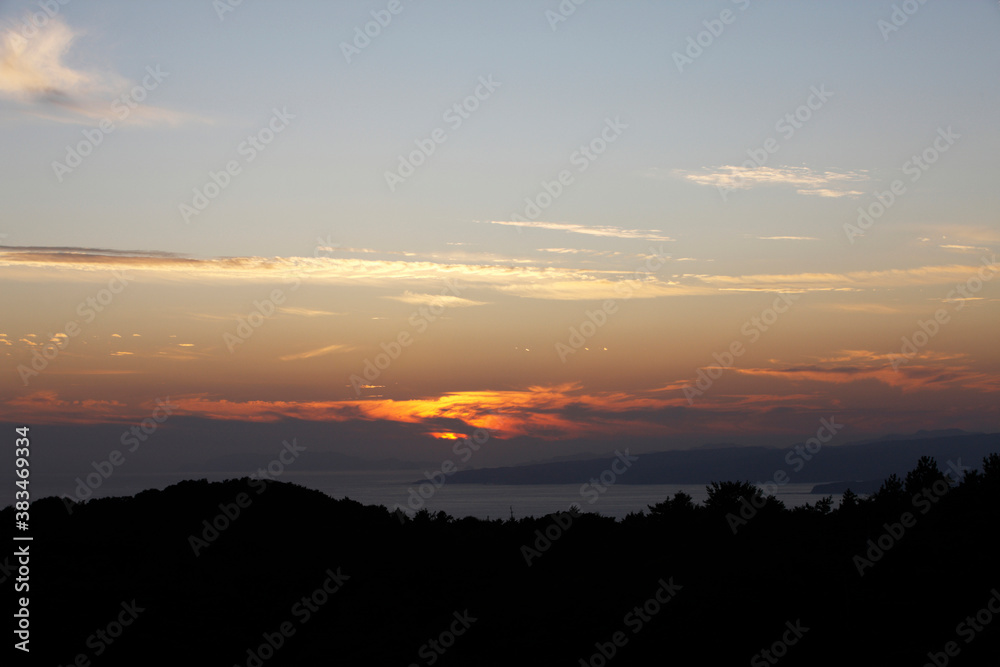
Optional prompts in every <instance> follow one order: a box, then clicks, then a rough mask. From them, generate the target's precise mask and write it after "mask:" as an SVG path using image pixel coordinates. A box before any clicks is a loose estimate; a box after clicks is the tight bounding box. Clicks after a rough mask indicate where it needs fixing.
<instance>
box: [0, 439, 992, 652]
mask: <svg viewBox="0 0 1000 667" xmlns="http://www.w3.org/2000/svg"><path fill="white" fill-rule="evenodd" d="M970 463H971V462H970ZM998 501H1000V457H998V456H994V457H993V458H992V459H990V460H989V461H988V462H987V464H985V465H983V472H982V473H975V474H970V475H969V476H968V477H967V478H965V480H964V481H963V482H962V483H961V485H957V484H956V483H949V482H948V481H947V480H946V479H945V478H944V477H943V476H942V475H941V473H940V471H939V470H938V469H937V466H936V464H935V462H934V461H932V460H926V459H924V460H921V461H920V462H918V463H917V466H916V467H915V468H913V469H912V471H911V472H909V473H908V474H907V475H906V477H905V480H903V479H897V478H890V479H889V480H887V481H886V483H885V484H884V485H883V487H882V488H880V489H879V491H878V493H876V494H874V495H873V496H872V498H871V499H869V500H865V501H857V500H856V499H854V498H847V499H845V501H844V503H843V504H842V505H841V506H840V507H839V508H838V509H836V510H831V506H830V503H828V502H826V501H821V502H818V503H816V504H815V505H813V506H806V507H801V508H795V509H794V510H788V509H785V508H784V507H783V505H782V504H781V503H780V502H778V501H776V500H774V499H770V500H767V499H764V498H763V497H761V496H760V495H759V492H758V491H757V490H756V489H754V487H753V486H752V485H751V484H748V483H737V482H727V483H721V484H716V485H714V486H713V488H712V489H711V490H710V493H709V499H708V500H707V501H706V503H705V504H704V505H694V504H693V503H691V502H690V498H685V497H684V495H683V494H680V493H678V494H676V495H675V496H674V497H673V498H672V499H665V500H664V502H662V503H659V504H657V505H656V506H653V507H651V508H650V512H649V513H639V514H633V515H630V516H629V517H627V518H626V519H624V520H622V521H614V520H612V519H608V518H604V517H600V516H598V515H595V514H576V515H572V514H568V513H567V514H562V515H552V516H548V517H540V518H523V519H518V520H514V519H511V520H506V521H501V520H495V521H481V520H477V519H472V518H466V519H460V520H455V519H453V518H451V517H449V516H447V515H445V514H443V513H439V514H437V515H431V514H429V513H427V512H421V513H418V514H417V516H416V517H415V518H413V519H406V518H405V517H401V516H398V515H394V514H391V513H390V512H389V511H388V510H387V509H385V508H383V507H372V506H363V505H361V504H359V503H357V502H354V501H352V500H349V499H342V500H336V499H333V498H330V497H328V496H326V495H324V494H322V493H320V492H318V491H312V490H308V489H305V488H302V487H299V486H296V485H292V484H286V483H276V482H262V481H259V480H252V479H240V480H228V481H225V482H217V483H208V482H206V481H204V480H201V481H188V482H183V483H180V484H176V485H174V486H171V487H168V488H167V489H164V490H163V491H145V492H142V493H140V494H138V495H136V496H135V497H133V498H104V499H98V500H91V501H88V502H86V503H82V504H72V503H67V502H64V501H63V500H60V499H56V498H45V499H41V500H39V501H37V502H35V503H33V504H32V505H31V507H30V513H31V521H32V535H33V537H34V541H32V542H31V543H30V544H29V545H28V547H29V549H30V591H29V592H28V593H25V594H26V595H30V599H31V603H30V604H31V606H30V608H31V616H30V622H31V628H32V632H33V634H32V643H31V650H32V654H31V658H32V664H39V665H69V664H74V663H75V664H92V665H95V666H97V665H129V666H134V665H149V664H152V665H168V664H169V665H176V664H184V663H190V664H195V665H225V666H229V665H243V666H246V667H263V666H266V667H273V666H276V665H303V666H306V665H326V664H337V665H365V666H366V667H367V666H370V665H413V664H416V665H432V664H433V665H441V666H447V665H486V666H489V665H511V664H517V665H579V664H581V662H582V664H584V665H588V664H590V665H598V664H609V665H650V664H674V663H679V664H711V665H715V664H719V665H729V664H746V663H747V662H750V663H751V664H773V662H770V661H768V660H766V659H765V658H764V657H763V654H762V653H761V652H762V651H764V650H767V651H769V655H770V656H771V657H772V658H773V657H774V656H777V655H779V653H780V655H781V663H780V664H782V665H789V666H791V665H809V666H811V667H815V666H817V665H838V666H840V665H847V664H851V665H854V664H858V665H882V664H892V665H897V664H900V665H901V664H916V665H922V664H925V663H926V662H927V660H928V654H929V653H930V654H936V653H939V652H941V651H943V650H945V649H944V647H945V646H946V645H949V644H948V642H952V643H953V644H954V648H956V649H958V651H959V652H960V654H961V659H962V664H983V665H985V664H995V658H996V656H997V654H998V653H997V651H998V646H1000V633H998V632H997V631H996V630H997V628H995V627H991V626H990V624H989V623H988V622H987V621H986V620H985V619H986V618H987V616H986V615H985V614H986V613H987V612H985V611H981V610H984V609H987V605H988V604H993V605H994V608H995V605H996V603H995V602H991V601H993V600H994V599H996V600H1000V592H998V591H997V585H998V582H1000V565H998V560H997V558H996V553H995V546H996V545H995V536H996V533H997V529H998V527H1000V502H998ZM0 521H2V522H3V525H5V526H8V527H10V528H9V529H12V528H13V525H14V508H12V507H8V508H6V509H4V510H3V511H2V512H0ZM7 544H8V546H7V549H6V553H5V557H4V559H3V561H2V563H0V576H2V578H3V579H4V580H5V582H6V583H7V584H8V585H9V584H10V582H9V581H7V580H9V579H13V578H14V577H16V576H18V575H17V567H18V565H17V557H16V556H15V555H14V553H13V550H14V549H15V548H22V547H21V546H20V545H23V544H24V543H14V542H12V541H11V540H9V539H8V540H7ZM989 614H990V615H989V618H990V619H991V620H992V619H994V618H996V616H995V614H993V613H992V612H989ZM968 618H972V619H973V620H972V622H974V623H979V624H980V625H979V626H978V627H979V628H980V629H979V630H975V631H974V630H972V626H970V625H969V621H967V620H963V619H968ZM976 618H979V619H980V620H978V621H976ZM992 622H993V623H997V622H1000V620H992ZM120 624H121V625H120ZM970 633H971V639H970ZM793 639H794V642H792V640H793ZM783 642H784V643H783ZM942 655H943V654H942ZM605 656H609V657H605ZM612 658H613V662H612ZM991 660H993V662H991Z"/></svg>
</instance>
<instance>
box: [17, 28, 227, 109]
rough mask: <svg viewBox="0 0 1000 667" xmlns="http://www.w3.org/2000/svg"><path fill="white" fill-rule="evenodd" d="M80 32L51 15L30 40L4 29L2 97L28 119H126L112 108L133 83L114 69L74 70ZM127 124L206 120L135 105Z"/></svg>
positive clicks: (150, 106)
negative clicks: (69, 60) (72, 60)
mask: <svg viewBox="0 0 1000 667" xmlns="http://www.w3.org/2000/svg"><path fill="white" fill-rule="evenodd" d="M79 36H80V33H79V32H78V31H75V30H73V29H72V28H70V27H69V26H68V25H67V24H66V22H65V21H63V20H62V18H61V17H58V16H55V17H51V18H50V19H49V21H48V22H47V23H46V24H45V25H44V26H41V27H38V28H37V34H34V35H33V36H32V37H31V38H30V39H28V38H26V37H25V36H23V35H21V34H20V33H19V32H18V30H17V29H16V27H14V26H11V25H7V26H3V27H0V97H4V98H7V99H8V100H13V101H15V102H17V103H20V104H21V105H22V106H23V111H24V112H25V113H27V114H29V115H32V116H35V117H40V118H45V119H47V120H52V121H56V122H64V123H65V122H69V123H90V122H93V121H97V120H102V119H105V118H109V119H113V120H116V121H122V120H124V118H122V117H121V116H120V115H116V114H115V108H114V107H113V106H112V104H113V102H114V98H115V96H116V95H118V94H121V93H123V92H125V91H127V90H128V89H129V88H130V87H131V86H132V83H131V82H129V81H128V80H127V79H125V78H124V77H122V76H120V75H119V74H117V73H115V72H111V71H92V70H91V71H87V70H83V69H75V68H73V67H71V66H70V65H68V64H67V63H66V56H67V55H68V54H69V52H70V51H71V50H72V48H73V47H74V44H75V42H76V40H77V38H78V37H79ZM127 111H128V114H127V119H128V122H130V123H134V124H138V125H179V124H182V123H187V122H207V119H204V118H201V117H199V116H196V115H194V114H189V113H185V112H181V111H174V110H171V109H165V108H162V107H156V106H152V105H150V104H146V103H142V104H138V105H136V104H134V103H133V104H130V105H129V107H128V109H127Z"/></svg>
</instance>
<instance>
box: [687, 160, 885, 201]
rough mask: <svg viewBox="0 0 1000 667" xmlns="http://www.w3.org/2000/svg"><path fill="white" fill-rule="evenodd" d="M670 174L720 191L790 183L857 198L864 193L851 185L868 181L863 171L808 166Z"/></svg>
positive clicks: (803, 190) (805, 191) (804, 190)
mask: <svg viewBox="0 0 1000 667" xmlns="http://www.w3.org/2000/svg"><path fill="white" fill-rule="evenodd" d="M673 174H674V175H675V176H678V177H680V178H683V179H684V180H687V181H691V182H692V183H697V184H698V185H710V186H715V187H717V188H720V189H723V190H749V189H750V188H753V187H759V186H767V185H791V186H793V187H795V188H796V190H795V191H796V192H797V193H798V194H800V195H810V196H815V197H857V196H859V195H862V194H864V193H863V192H861V191H860V190H854V189H851V188H852V185H853V184H854V183H859V182H862V181H866V180H868V176H867V175H866V174H865V172H863V171H843V172H837V171H813V170H812V169H809V168H808V167H755V168H750V167H737V166H733V165H723V166H721V167H708V168H705V169H702V170H700V171H689V170H684V169H675V170H674V171H673Z"/></svg>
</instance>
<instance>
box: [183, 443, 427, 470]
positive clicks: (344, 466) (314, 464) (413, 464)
mask: <svg viewBox="0 0 1000 667" xmlns="http://www.w3.org/2000/svg"><path fill="white" fill-rule="evenodd" d="M273 458H274V454H267V455H262V454H254V453H251V452H235V453H232V454H224V455H222V456H216V457H213V458H211V459H208V460H207V461H204V462H203V463H200V464H198V465H197V466H185V467H184V468H183V469H182V470H180V472H232V473H247V474H248V473H252V472H255V471H256V470H257V469H258V468H262V467H266V466H267V464H268V462H270V461H271V460H272V459H273ZM295 465H296V468H298V469H300V470H310V471H316V470H323V471H334V472H355V471H364V470H373V471H374V470H423V469H427V468H429V467H431V466H432V465H433V464H430V463H427V462H420V461H400V460H399V459H394V458H389V459H381V460H377V461H374V460H371V459H363V458H360V457H358V456H351V455H349V454H341V453H339V452H322V451H312V450H308V449H307V450H306V451H304V452H302V453H301V454H299V455H298V460H297V462H296V464H295Z"/></svg>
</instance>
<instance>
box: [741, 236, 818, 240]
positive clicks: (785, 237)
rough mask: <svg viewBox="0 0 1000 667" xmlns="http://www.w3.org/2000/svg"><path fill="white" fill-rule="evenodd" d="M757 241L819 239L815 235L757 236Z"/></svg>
mask: <svg viewBox="0 0 1000 667" xmlns="http://www.w3.org/2000/svg"><path fill="white" fill-rule="evenodd" d="M757 240H759V241H819V240H820V239H818V238H816V237H815V236H758V237H757Z"/></svg>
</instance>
